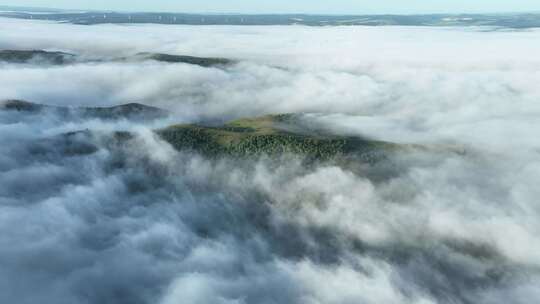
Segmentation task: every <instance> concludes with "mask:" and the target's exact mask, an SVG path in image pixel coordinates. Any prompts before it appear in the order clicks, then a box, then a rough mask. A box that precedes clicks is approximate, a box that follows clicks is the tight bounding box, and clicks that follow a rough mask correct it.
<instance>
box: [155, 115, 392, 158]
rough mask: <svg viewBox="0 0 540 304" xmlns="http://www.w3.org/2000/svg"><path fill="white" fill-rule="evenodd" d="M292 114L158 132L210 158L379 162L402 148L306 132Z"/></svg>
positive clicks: (356, 138)
mask: <svg viewBox="0 0 540 304" xmlns="http://www.w3.org/2000/svg"><path fill="white" fill-rule="evenodd" d="M297 118H298V117H297V116H296V115H293V114H285V115H269V116H263V117H258V118H253V119H240V120H235V121H232V122H229V123H227V124H225V125H222V126H218V127H215V126H201V125H193V124H190V125H175V126H171V127H168V128H165V129H162V130H158V131H157V133H158V134H159V135H160V136H161V137H162V138H163V139H164V140H165V141H167V142H169V143H170V144H171V145H172V146H174V147H175V148H176V149H178V150H185V149H191V150H195V151H198V152H201V153H203V154H205V155H208V156H220V155H232V156H249V155H261V154H267V155H281V154H284V153H291V154H299V155H302V156H305V157H307V158H310V159H317V160H328V159H331V158H335V157H342V156H352V155H355V156H359V157H361V158H362V159H363V160H365V161H376V160H378V159H381V158H384V157H385V155H386V154H387V153H389V152H391V151H394V150H395V149H396V148H398V147H399V145H397V144H392V143H388V142H382V141H376V140H369V139H363V138H359V137H345V136H337V135H330V134H323V133H321V132H318V131H315V130H307V129H305V128H304V127H303V126H301V125H300V124H299V122H298V119H297Z"/></svg>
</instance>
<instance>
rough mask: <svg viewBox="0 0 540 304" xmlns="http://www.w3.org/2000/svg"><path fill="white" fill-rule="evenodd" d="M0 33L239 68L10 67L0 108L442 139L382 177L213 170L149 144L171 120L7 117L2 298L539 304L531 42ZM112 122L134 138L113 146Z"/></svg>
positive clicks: (275, 166) (6, 40)
mask: <svg viewBox="0 0 540 304" xmlns="http://www.w3.org/2000/svg"><path fill="white" fill-rule="evenodd" d="M0 32H1V33H2V35H0V48H6V49H21V48H25V49H55V50H64V51H70V52H75V53H79V54H82V55H84V56H89V57H100V58H108V57H118V56H120V55H123V54H131V53H136V52H140V51H152V52H167V53H174V54H187V55H199V56H219V57H229V58H235V59H239V60H240V61H241V62H240V63H239V64H237V65H235V66H232V67H227V68H203V67H199V66H191V65H186V64H164V63H157V62H153V61H147V62H143V63H133V62H126V63H118V62H116V63H111V62H107V61H104V62H100V63H79V64H74V65H68V66H61V67H50V66H40V65H13V64H1V65H0V83H2V84H3V85H2V86H1V87H0V98H20V99H27V100H29V101H34V102H43V103H49V104H58V105H86V106H95V105H112V104H117V103H125V102H132V101H140V102H143V103H147V104H149V105H156V106H160V107H163V108H166V109H168V110H170V111H172V112H174V116H175V117H174V121H175V122H196V121H200V120H212V121H223V120H227V119H231V118H236V117H241V116H249V115H262V114H267V113H283V112H297V113H305V115H303V118H304V119H305V121H306V123H312V124H316V125H317V126H320V127H323V128H328V129H331V130H333V131H334V132H339V133H347V134H356V135H363V136H367V137H372V138H376V139H382V140H389V141H395V142H402V143H421V144H425V145H429V146H430V147H436V149H430V150H426V151H417V152H415V153H407V154H403V155H399V156H396V158H395V159H392V160H391V161H392V164H391V166H395V167H392V170H390V171H391V172H392V174H390V175H388V174H386V173H387V172H388V168H386V167H385V165H381V166H380V167H379V166H375V167H369V168H366V167H364V166H353V165H351V166H348V167H343V166H341V167H340V166H336V165H332V164H320V165H316V166H311V167H306V166H304V165H303V164H302V162H301V161H300V160H298V159H297V158H295V157H284V158H283V159H280V160H279V161H276V160H271V159H265V158H262V159H260V160H257V161H254V160H245V161H241V160H233V159H222V160H209V159H205V158H204V157H202V156H198V155H194V154H191V153H185V152H177V151H174V150H173V149H172V148H171V147H170V146H169V145H167V144H166V143H164V142H162V141H161V140H160V139H158V138H156V137H155V135H154V134H153V133H152V132H151V129H154V128H156V127H160V126H164V125H167V124H169V123H171V121H158V122H154V123H153V124H151V125H150V124H148V125H145V124H142V123H135V122H129V121H116V122H110V121H109V122H105V121H100V120H95V119H91V120H84V119H81V120H75V121H67V120H65V119H64V118H62V117H58V116H57V115H54V114H50V115H49V114H46V113H44V114H39V115H28V114H24V113H16V112H0V209H1V210H0V230H1V231H3V232H4V233H2V234H1V236H0V274H1V275H0V302H6V303H35V302H37V301H38V302H40V303H74V302H76V303H164V304H170V303H422V304H424V303H530V302H531V301H532V300H534V299H536V298H538V297H540V288H539V287H538V286H540V284H539V283H540V282H539V281H540V259H539V257H540V238H539V237H538V235H540V225H539V224H538V218H539V216H540V208H539V207H538V206H537V203H536V201H537V198H538V197H539V195H540V193H539V191H538V190H537V189H538V187H537V186H536V185H537V184H538V182H539V181H540V140H539V139H538V136H537V135H536V132H535V131H536V130H538V129H539V128H540V120H539V119H537V118H538V117H539V115H540V103H539V102H538V100H539V97H540V89H538V85H537V84H538V83H539V81H540V73H539V70H540V61H538V60H537V58H536V56H535V55H534V54H536V53H537V52H535V50H537V49H539V48H540V44H539V43H538V42H537V41H540V40H539V39H538V38H539V37H538V36H539V35H540V32H539V31H537V30H529V31H521V32H505V31H490V29H488V28H475V29H455V28H454V29H446V28H438V29H431V28H414V27H384V28H364V27H328V28H306V27H294V26H292V27H188V26H156V25H145V26H119V25H100V26H92V27H87V26H75V25H68V24H53V23H46V22H27V21H21V20H9V19H2V20H0ZM84 129H89V130H91V131H90V132H83V133H80V134H78V135H76V138H75V139H74V141H75V144H77V145H89V146H92V147H94V148H95V150H92V153H88V154H83V155H78V154H75V155H66V154H65V151H64V150H63V149H62V147H63V145H64V144H65V142H64V137H63V136H62V135H61V134H63V133H65V132H69V131H77V130H84ZM111 130H129V131H131V132H133V133H134V134H136V137H135V138H134V139H132V140H131V141H129V142H128V143H126V144H125V145H122V146H118V145H114V144H111V141H110V140H109V136H110V135H109V132H110V131H111ZM447 147H459V149H462V150H463V151H464V152H465V153H460V154H456V153H446V152H445V151H446V148H447ZM396 168H397V169H399V170H395V169H396ZM377 173H380V175H384V178H379V179H375V178H373V175H374V174H375V175H376V174H377Z"/></svg>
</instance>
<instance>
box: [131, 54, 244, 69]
mask: <svg viewBox="0 0 540 304" xmlns="http://www.w3.org/2000/svg"><path fill="white" fill-rule="evenodd" d="M135 58H140V59H143V60H156V61H161V62H168V63H187V64H194V65H199V66H203V67H211V66H219V65H229V64H232V63H234V61H233V60H230V59H226V58H215V57H194V56H184V55H169V54H161V53H139V54H137V55H135Z"/></svg>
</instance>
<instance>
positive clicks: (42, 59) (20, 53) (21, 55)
mask: <svg viewBox="0 0 540 304" xmlns="http://www.w3.org/2000/svg"><path fill="white" fill-rule="evenodd" d="M144 60H155V61H159V62H165V63H185V64H193V65H198V66H202V67H213V66H226V65H230V64H233V63H235V61H234V60H231V59H227V58H219V57H195V56H185V55H171V54H163V53H149V52H145V53H138V54H135V55H133V56H127V57H121V58H110V59H108V60H105V59H87V58H86V59H84V58H80V57H79V56H77V55H75V54H70V53H63V52H49V51H44V50H0V62H7V63H18V64H23V63H24V64H46V65H64V64H72V63H75V62H80V63H84V62H97V63H99V62H104V61H111V62H116V61H120V62H123V61H144Z"/></svg>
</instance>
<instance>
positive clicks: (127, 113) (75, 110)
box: [0, 100, 168, 120]
mask: <svg viewBox="0 0 540 304" xmlns="http://www.w3.org/2000/svg"><path fill="white" fill-rule="evenodd" d="M0 109H2V110H6V111H17V112H27V113H38V112H39V113H49V114H53V115H54V114H57V115H61V116H62V117H64V118H99V119H121V118H125V119H133V120H146V119H158V118H163V117H166V116H167V115H168V113H167V111H165V110H162V109H159V108H155V107H150V106H147V105H143V104H140V103H128V104H122V105H118V106H112V107H61V106H50V105H42V104H37V103H32V102H27V101H22V100H7V101H3V102H0Z"/></svg>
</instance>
